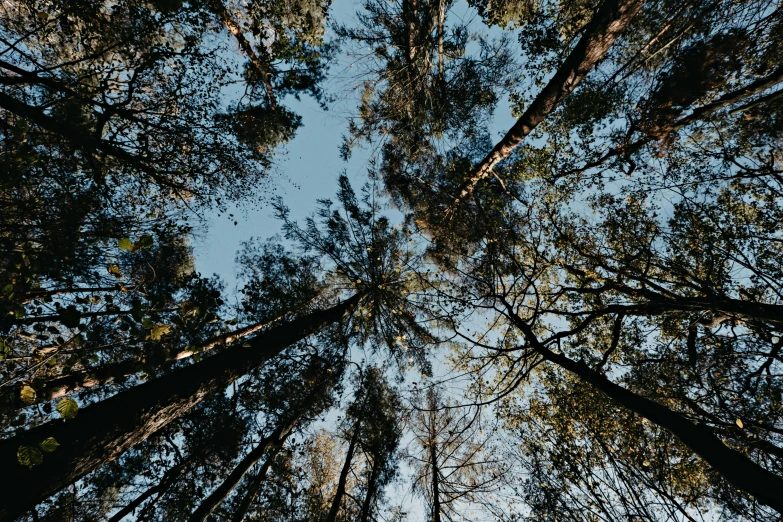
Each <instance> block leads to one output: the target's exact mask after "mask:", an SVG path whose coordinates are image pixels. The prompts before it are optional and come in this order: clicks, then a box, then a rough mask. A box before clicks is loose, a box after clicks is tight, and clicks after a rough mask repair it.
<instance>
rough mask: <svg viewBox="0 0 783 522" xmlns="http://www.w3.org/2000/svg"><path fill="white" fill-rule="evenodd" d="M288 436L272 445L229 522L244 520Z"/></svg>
mask: <svg viewBox="0 0 783 522" xmlns="http://www.w3.org/2000/svg"><path fill="white" fill-rule="evenodd" d="M288 435H290V432H289V433H286V434H285V435H284V436H282V437H280V438H279V439H278V440H277V442H275V443H274V444H273V445H272V449H271V451H270V453H269V456H268V457H267V458H266V460H265V461H264V464H263V465H262V466H261V469H260V470H259V471H258V474H257V475H256V476H255V477H253V483H252V484H250V486H249V487H248V490H247V492H246V493H245V496H244V497H242V501H241V502H240V503H239V506H237V511H236V513H234V516H233V517H231V522H243V521H244V520H245V516H247V510H248V509H250V504H252V503H253V499H254V498H256V495H258V491H259V490H260V489H261V486H262V485H263V484H264V480H265V479H266V474H267V473H268V472H269V468H270V467H272V463H273V462H274V461H275V458H277V455H278V453H280V450H281V449H282V447H283V444H285V441H286V439H287V438H288Z"/></svg>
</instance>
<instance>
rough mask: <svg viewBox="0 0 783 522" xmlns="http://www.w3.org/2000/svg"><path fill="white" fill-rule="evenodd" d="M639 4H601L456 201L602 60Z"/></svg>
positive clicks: (633, 0) (630, 0)
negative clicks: (560, 62) (575, 42)
mask: <svg viewBox="0 0 783 522" xmlns="http://www.w3.org/2000/svg"><path fill="white" fill-rule="evenodd" d="M642 4H643V0H606V1H605V2H604V3H603V5H601V7H600V8H599V9H598V11H597V12H596V13H595V15H594V16H593V18H592V20H590V23H589V24H588V25H587V27H586V28H585V31H584V34H583V35H582V37H581V38H580V39H579V42H578V43H577V44H576V46H575V47H574V49H573V50H572V51H571V54H569V56H568V58H566V60H565V62H563V65H561V66H560V68H559V69H558V70H557V72H556V73H555V75H554V76H553V77H552V79H551V80H549V82H548V83H547V84H546V86H545V87H544V88H543V89H542V90H541V92H539V93H538V96H536V98H535V99H534V100H533V103H531V104H530V106H529V107H528V108H527V110H526V111H525V113H524V114H523V115H522V116H521V117H520V118H519V119H518V120H517V122H516V123H515V124H514V126H513V127H511V130H509V131H508V133H506V135H505V136H504V137H503V139H502V140H500V141H499V142H498V143H497V145H495V147H494V148H493V149H492V150H491V151H490V153H489V154H487V156H486V157H485V158H484V159H483V160H482V161H481V163H479V165H478V166H477V167H476V169H475V170H474V174H473V176H472V177H471V178H470V179H469V180H468V181H467V183H466V184H465V185H464V186H463V187H462V189H461V190H460V192H459V195H458V199H457V202H458V201H459V200H460V199H462V198H464V197H465V196H467V195H468V194H470V193H471V192H473V189H474V188H475V186H476V184H477V183H478V182H480V181H481V180H483V179H486V178H488V177H490V176H491V175H492V169H493V168H494V166H495V165H497V164H498V163H499V162H500V161H502V160H504V159H506V158H507V157H509V156H510V155H511V152H512V151H513V150H514V149H515V148H516V147H517V146H519V144H520V143H522V140H524V139H525V137H526V136H527V135H528V134H530V133H531V132H532V131H533V129H535V128H536V126H537V125H538V124H539V123H541V122H542V121H544V118H546V117H547V116H548V115H549V114H550V113H551V112H552V111H553V110H555V108H556V107H557V106H558V104H559V103H560V102H561V101H562V100H563V98H565V97H566V96H567V95H568V94H570V93H571V91H573V90H574V89H575V88H576V86H577V85H578V84H579V82H581V81H582V79H584V77H585V76H587V74H588V73H589V72H590V71H591V70H592V69H593V67H595V65H596V64H597V63H598V62H599V61H600V60H601V58H603V57H604V55H605V54H606V53H607V51H608V50H609V48H610V47H611V46H612V44H613V43H614V41H615V40H616V39H617V37H618V36H620V34H622V32H623V31H624V30H625V27H626V26H627V25H628V22H630V21H631V19H632V18H633V16H634V15H635V14H636V13H637V12H638V11H639V9H640V8H641V6H642Z"/></svg>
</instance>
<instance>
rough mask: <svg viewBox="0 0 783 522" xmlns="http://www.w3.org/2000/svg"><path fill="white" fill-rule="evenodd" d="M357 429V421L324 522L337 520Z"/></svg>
mask: <svg viewBox="0 0 783 522" xmlns="http://www.w3.org/2000/svg"><path fill="white" fill-rule="evenodd" d="M359 428H360V424H359V421H357V423H356V426H355V427H354V430H353V435H352V436H351V442H350V443H349V444H348V452H347V453H346V454H345V462H344V463H343V469H342V470H341V471H340V478H339V479H338V480H337V491H335V493H334V498H333V499H332V507H331V508H330V509H329V516H327V517H326V522H335V521H336V520H337V513H339V511H340V504H342V501H343V497H344V496H345V485H346V483H347V482H348V472H349V471H350V470H351V463H352V461H353V455H354V453H355V452H356V444H357V443H358V441H359Z"/></svg>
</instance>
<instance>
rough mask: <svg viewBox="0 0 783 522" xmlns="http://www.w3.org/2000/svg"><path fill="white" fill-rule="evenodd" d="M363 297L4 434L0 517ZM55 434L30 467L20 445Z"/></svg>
mask: <svg viewBox="0 0 783 522" xmlns="http://www.w3.org/2000/svg"><path fill="white" fill-rule="evenodd" d="M362 298H363V294H357V295H354V296H353V297H351V298H350V299H348V300H347V301H345V302H343V303H340V304H338V305H336V306H333V307H331V308H329V309H326V310H319V311H316V312H312V313H310V314H308V315H306V316H303V317H299V318H297V319H295V320H293V321H291V322H288V323H285V324H281V325H279V326H277V327H275V328H271V329H269V330H267V331H266V332H263V333H261V334H259V335H257V336H256V337H255V338H253V339H252V340H251V341H250V344H251V346H250V348H242V347H235V348H233V349H229V350H226V351H224V352H223V353H220V354H218V355H215V356H214V357H210V358H208V359H206V360H204V361H201V362H199V363H197V364H193V365H191V366H188V367H186V368H182V369H179V370H177V371H173V372H171V373H170V374H167V375H165V376H163V377H161V378H159V379H155V380H152V381H150V382H147V383H145V384H142V385H139V386H136V387H134V388H131V389H130V390H128V391H125V392H122V393H119V394H117V395H115V396H114V397H111V398H109V399H106V400H104V401H101V402H99V403H97V404H94V405H92V406H90V407H88V408H85V409H84V410H82V411H80V412H79V414H78V415H77V416H76V418H75V419H71V420H68V421H65V420H56V421H51V422H48V423H46V424H44V425H41V426H37V427H35V428H32V429H30V430H27V431H24V432H22V433H19V434H18V435H16V436H13V437H11V438H8V439H5V440H3V441H0V469H2V470H4V471H5V473H8V474H10V475H11V476H13V477H14V479H15V480H14V481H12V482H11V483H9V484H7V485H6V486H5V487H4V488H2V489H0V522H4V521H10V520H13V519H14V518H16V517H18V516H19V515H21V514H22V513H25V512H27V511H28V510H29V509H30V508H32V507H33V506H35V505H36V504H38V503H39V502H41V501H43V500H45V499H46V498H48V497H49V496H50V495H52V494H54V493H56V492H57V491H59V490H61V489H62V488H64V487H65V486H67V485H68V484H71V483H73V482H75V481H77V480H79V479H80V478H82V477H84V476H85V475H87V474H88V473H90V472H92V471H95V470H97V469H99V468H100V467H101V466H103V465H104V464H106V463H108V462H111V461H113V460H114V459H116V458H117V457H118V456H119V455H121V454H122V453H123V452H124V451H126V450H127V449H129V448H131V447H133V446H135V445H136V444H139V443H140V442H142V441H144V440H145V439H147V438H148V437H149V436H150V435H152V434H153V433H155V432H157V431H158V430H159V429H160V428H162V427H163V426H165V425H167V424H168V423H169V422H171V421H173V420H174V419H176V418H178V417H179V416H181V415H182V414H184V413H185V412H187V411H188V410H190V409H191V408H192V407H193V406H195V405H197V404H199V403H200V402H201V401H202V400H203V399H204V398H205V397H207V396H209V395H210V394H212V393H214V392H216V391H219V390H222V389H224V388H225V387H226V386H228V385H229V384H230V383H231V382H233V381H234V380H235V379H237V378H239V377H240V376H242V375H244V374H246V373H247V372H248V371H249V370H251V369H252V368H254V367H258V366H259V365H261V364H263V363H264V362H265V361H267V360H269V359H271V358H272V357H275V356H276V355H278V354H279V353H280V352H282V351H283V350H284V349H285V348H286V347H288V346H290V345H292V344H293V343H295V342H297V341H300V340H302V339H304V338H306V337H307V336H309V335H311V334H313V333H316V332H317V331H319V330H320V329H322V328H324V327H325V326H327V325H329V324H331V323H334V322H337V321H339V320H340V319H341V318H342V317H343V316H344V315H346V314H347V313H348V312H349V311H350V310H351V309H353V308H354V307H355V306H356V305H358V303H359V302H360V301H361V299H362ZM47 437H54V438H55V440H57V442H59V443H60V447H58V448H57V451H55V452H53V453H47V454H46V456H45V457H44V460H43V463H42V464H40V465H38V466H35V467H33V468H31V469H28V468H26V467H24V466H22V465H21V464H19V462H18V460H17V456H16V453H17V450H18V449H19V447H20V446H37V445H38V444H39V443H40V442H41V441H43V440H44V439H46V438H47Z"/></svg>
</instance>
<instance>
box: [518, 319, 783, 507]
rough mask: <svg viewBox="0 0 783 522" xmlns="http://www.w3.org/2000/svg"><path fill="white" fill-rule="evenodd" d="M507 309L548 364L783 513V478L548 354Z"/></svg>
mask: <svg viewBox="0 0 783 522" xmlns="http://www.w3.org/2000/svg"><path fill="white" fill-rule="evenodd" d="M505 306H506V307H507V308H508V316H509V318H510V319H511V321H512V322H513V323H514V325H515V326H516V327H517V328H519V330H521V331H522V333H523V334H524V335H525V338H526V339H527V341H528V343H529V344H530V346H531V347H532V348H533V349H534V350H535V351H536V352H537V353H538V354H539V355H541V357H543V358H544V359H545V360H547V361H550V362H553V363H555V364H557V365H558V366H560V367H562V368H564V369H565V370H567V371H569V372H571V373H573V374H575V375H577V376H578V377H579V378H581V379H582V380H584V381H585V382H588V383H590V384H592V385H593V386H594V387H595V388H597V389H598V390H600V391H602V392H603V393H605V394H606V395H607V396H608V397H609V398H611V399H612V400H614V401H615V402H617V403H619V404H621V405H622V406H624V407H626V408H628V409H629V410H631V411H633V412H634V413H636V414H638V415H640V416H642V417H644V418H646V419H648V420H649V421H651V422H653V423H655V424H657V425H658V426H660V427H662V428H664V429H666V430H668V431H670V432H671V433H672V434H674V435H675V436H676V437H677V438H678V439H680V441H681V442H682V443H683V444H685V445H686V446H687V447H689V448H690V449H691V450H693V452H694V453H696V454H697V455H699V456H701V458H703V459H704V461H705V462H707V463H708V464H709V465H710V466H711V467H712V468H713V469H714V470H715V471H717V472H718V473H720V474H721V475H722V476H723V477H724V478H725V479H726V480H727V481H728V482H730V483H731V484H732V485H734V487H736V488H737V489H740V490H742V491H745V492H747V493H749V494H750V495H752V496H754V497H755V498H756V499H757V500H758V501H760V502H762V503H763V504H766V505H768V506H770V507H771V508H773V509H775V510H776V511H778V512H779V513H783V495H781V494H780V492H781V491H783V478H781V477H779V476H777V475H775V474H774V473H771V472H769V471H767V470H766V469H764V468H762V467H761V466H759V465H758V464H756V463H755V462H753V461H752V460H750V459H749V458H747V457H745V456H744V455H743V454H741V453H740V452H738V451H736V450H733V449H731V448H729V447H728V446H726V445H725V444H724V443H723V441H721V440H720V439H719V438H718V437H716V436H715V434H714V433H713V432H712V431H711V430H710V429H709V428H707V427H705V426H703V425H700V424H693V423H692V422H690V421H689V420H688V419H686V418H685V417H683V416H682V415H680V414H679V413H676V412H674V411H672V410H670V409H669V408H666V407H665V406H661V405H660V404H658V403H656V402H654V401H651V400H649V399H647V398H644V397H642V396H640V395H637V394H635V393H633V392H631V391H629V390H627V389H625V388H623V387H622V386H619V385H617V384H615V383H613V382H611V381H610V380H609V379H607V378H606V377H605V376H604V375H602V374H600V373H598V372H596V371H595V370H593V369H591V368H590V367H589V366H587V365H586V364H585V363H583V362H581V361H574V360H572V359H569V358H568V357H566V356H565V355H563V354H560V353H555V352H553V351H551V350H549V349H548V348H547V347H546V346H544V345H543V344H541V342H540V341H539V340H538V338H537V337H536V336H535V334H534V333H533V329H532V328H531V327H530V325H528V324H527V323H525V322H524V321H523V320H522V319H520V318H519V316H517V315H516V314H515V313H514V311H513V309H512V308H511V307H510V305H508V304H506V305H505Z"/></svg>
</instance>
